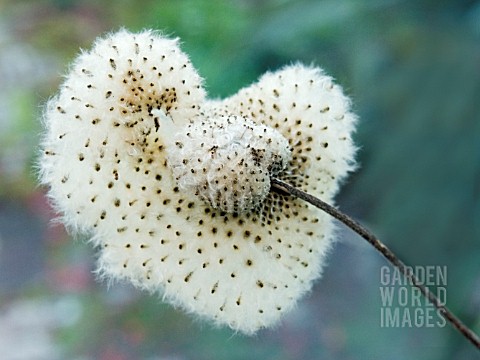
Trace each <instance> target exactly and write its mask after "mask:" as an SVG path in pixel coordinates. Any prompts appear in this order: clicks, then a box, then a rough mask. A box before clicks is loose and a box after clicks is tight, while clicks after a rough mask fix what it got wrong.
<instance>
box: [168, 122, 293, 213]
mask: <svg viewBox="0 0 480 360" xmlns="http://www.w3.org/2000/svg"><path fill="white" fill-rule="evenodd" d="M290 160H291V151H290V148H289V144H288V141H287V139H285V138H284V137H283V136H282V135H281V134H280V133H279V132H278V131H276V130H274V129H272V128H270V127H268V126H265V125H258V124H255V123H254V122H253V121H251V120H249V119H247V118H245V117H242V116H234V115H219V114H215V115H213V116H204V115H203V116H202V119H195V121H194V122H192V123H190V124H188V125H187V126H186V127H185V128H184V129H182V130H181V131H179V132H178V133H177V135H176V136H175V138H174V145H173V146H171V147H170V150H169V156H168V161H169V164H170V166H171V168H172V170H173V175H174V177H175V179H176V181H177V183H178V186H179V187H180V189H182V190H184V191H188V192H190V191H193V192H194V193H195V194H196V195H197V196H199V197H200V198H201V199H202V200H204V201H206V202H207V203H209V204H210V205H211V206H212V207H213V208H215V209H219V210H221V211H225V212H228V213H244V212H248V211H250V210H252V209H255V208H256V207H257V206H258V205H260V204H261V203H262V201H263V200H264V199H265V197H266V196H267V194H268V192H269V190H270V177H271V176H275V175H277V174H278V173H279V172H281V171H282V170H284V169H285V167H286V166H287V164H288V162H289V161H290Z"/></svg>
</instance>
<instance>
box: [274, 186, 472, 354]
mask: <svg viewBox="0 0 480 360" xmlns="http://www.w3.org/2000/svg"><path fill="white" fill-rule="evenodd" d="M271 184H272V189H273V190H275V191H278V192H281V193H286V194H289V195H292V196H295V197H298V198H300V199H302V200H305V201H307V202H308V203H310V204H312V205H313V206H315V207H317V208H319V209H320V210H323V211H325V212H326V213H328V214H330V215H331V216H333V217H334V218H335V219H337V220H339V221H341V222H342V223H344V224H345V225H346V226H348V227H349V228H350V229H352V230H353V231H355V232H356V233H357V234H358V235H360V236H361V237H363V238H364V239H365V240H367V241H368V242H369V243H370V244H371V245H372V246H373V247H374V248H375V249H377V250H378V251H379V252H380V253H381V254H382V255H383V256H384V257H385V258H386V259H387V260H388V261H389V262H390V263H391V264H392V265H393V266H395V267H396V268H398V269H399V270H400V272H401V273H402V274H403V275H404V276H405V277H406V278H407V279H408V280H409V281H410V282H411V283H412V284H413V285H414V286H415V287H416V288H417V289H419V290H420V292H421V293H422V294H423V295H424V296H425V297H426V298H427V299H428V300H429V301H430V302H431V303H432V304H433V305H434V306H435V307H436V308H437V309H438V310H439V311H440V313H441V314H442V315H443V317H444V318H445V319H446V320H447V321H449V322H450V323H451V324H452V326H453V327H454V328H455V329H457V330H458V331H459V332H460V333H461V334H462V335H463V336H464V337H466V338H467V339H468V340H469V341H470V342H471V343H472V344H473V345H474V346H475V347H477V348H478V349H480V338H479V337H478V336H477V335H476V334H475V333H474V332H473V331H472V330H471V329H469V328H468V327H467V326H466V325H465V324H464V323H463V322H462V321H461V320H460V319H459V318H457V317H456V316H455V315H454V314H453V313H452V312H451V311H450V310H449V309H448V308H447V307H446V306H445V305H442V303H441V302H440V301H439V300H438V298H437V297H436V296H435V295H434V294H433V293H432V292H430V290H429V289H428V288H427V287H425V286H424V285H423V284H422V283H421V282H420V281H419V279H418V278H417V277H416V276H415V275H414V274H413V272H412V268H411V267H408V266H406V265H405V264H404V263H403V262H402V261H401V260H400V259H399V258H398V257H397V256H396V255H395V254H394V253H393V252H392V251H391V250H390V249H389V248H388V247H386V246H385V245H384V244H383V243H382V242H381V241H380V240H379V239H378V238H377V237H376V236H375V235H374V234H372V233H371V232H370V231H369V230H367V229H366V228H365V227H363V226H362V225H360V224H359V223H358V222H357V221H355V220H353V219H352V218H351V217H349V216H347V215H345V214H344V213H342V212H340V211H339V210H337V209H335V208H334V207H333V206H331V205H329V204H327V203H326V202H324V201H322V200H320V199H318V198H316V197H315V196H312V195H310V194H308V193H306V192H304V191H302V190H299V189H297V188H296V187H294V186H292V185H289V184H287V183H284V182H283V181H281V180H278V179H275V178H272V179H271Z"/></svg>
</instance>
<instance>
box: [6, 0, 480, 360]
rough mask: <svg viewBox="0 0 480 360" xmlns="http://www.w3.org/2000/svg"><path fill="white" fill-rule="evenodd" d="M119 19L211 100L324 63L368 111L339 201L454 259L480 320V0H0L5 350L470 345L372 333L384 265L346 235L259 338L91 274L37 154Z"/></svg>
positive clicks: (88, 255) (405, 239) (395, 331)
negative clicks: (60, 101)
mask: <svg viewBox="0 0 480 360" xmlns="http://www.w3.org/2000/svg"><path fill="white" fill-rule="evenodd" d="M120 27H126V28H128V29H130V30H140V29H143V28H154V29H162V30H164V32H165V33H166V34H170V35H174V36H179V37H181V38H182V41H183V46H182V47H183V50H184V51H185V52H187V53H188V54H189V55H190V56H191V59H192V62H193V64H194V65H195V66H196V68H197V69H198V70H199V72H200V73H201V74H202V75H203V76H204V77H205V79H206V84H207V86H208V91H209V93H210V96H212V97H221V96H227V95H230V94H233V93H235V92H236V91H237V90H238V89H239V88H241V87H243V86H245V85H248V84H250V83H251V82H252V81H254V80H255V79H257V78H258V76H259V75H261V74H262V73H263V72H265V71H267V70H274V69H277V68H279V67H281V66H282V65H285V64H289V63H292V62H295V61H302V62H305V63H307V64H309V63H314V64H316V65H319V66H321V67H323V68H325V69H326V71H327V72H328V73H329V74H331V75H333V76H334V77H335V78H336V79H337V82H339V83H340V84H341V85H342V86H343V87H344V89H345V91H346V93H347V94H348V95H349V96H351V97H352V99H353V104H354V109H355V111H356V112H357V113H358V114H359V116H360V119H361V121H360V123H359V127H358V132H357V134H356V142H357V143H358V145H359V146H360V152H359V161H360V163H361V167H360V169H359V170H358V171H357V173H356V174H354V175H353V176H352V177H351V178H350V179H349V181H348V182H347V183H346V185H345V187H344V188H343V190H342V192H341V193H340V195H339V197H338V204H339V206H340V208H341V209H343V210H344V211H345V212H347V213H349V214H351V215H353V216H355V217H356V218H358V219H360V220H361V221H362V222H363V223H365V224H366V225H367V226H368V227H369V228H370V229H372V230H373V231H374V232H375V233H376V234H377V235H378V236H379V237H380V238H382V239H383V241H384V242H385V243H386V244H388V245H389V246H390V247H391V248H392V249H393V250H394V251H395V252H396V253H397V254H398V255H399V256H400V257H401V258H402V259H403V260H404V261H405V262H407V263H408V264H411V265H442V266H443V265H445V266H447V269H448V286H447V295H448V296H447V305H448V306H449V307H450V308H451V309H452V310H453V311H454V312H455V313H457V314H458V315H459V316H460V317H461V318H462V319H463V320H464V321H465V322H466V323H467V324H468V325H470V326H471V327H472V328H473V329H474V330H475V331H476V332H477V333H480V106H479V105H480V1H474V0H469V1H467V0H465V1H461V0H422V1H401V0H384V1H382V0H365V1H354V0H327V1H313V0H301V1H288V0H260V1H254V0H235V1H234V0H232V1H220V0H213V1H212V0H181V1H174V0H170V1H164V0H144V1H133V0H118V1H99V0H85V1H75V0H35V1H34V0H31V1H26V0H23V1H22V0H0V354H2V355H0V357H1V358H2V359H6V360H8V359H78V360H80V359H82V360H83V359H101V360H117V359H119V360H121V359H122V360H123V359H152V360H153V359H155V360H164V359H165V360H167V359H168V360H187V359H200V360H203V359H279V360H289V359H305V360H307V359H436V360H437V359H440V360H442V359H474V358H476V356H477V357H478V352H476V351H475V350H474V348H473V346H471V345H470V344H469V343H468V342H467V341H466V340H465V339H464V338H462V337H461V336H460V335H459V334H458V333H456V332H455V331H453V330H452V328H451V327H450V326H449V325H447V326H446V327H443V328H442V327H433V328H426V327H422V328H408V327H407V328H382V327H381V326H380V325H381V324H380V308H381V305H382V303H381V298H380V292H379V287H380V285H381V284H380V269H381V267H382V266H384V265H385V261H384V260H383V259H382V258H381V257H380V256H379V255H378V254H377V253H376V252H375V251H374V250H373V249H372V248H370V247H369V246H368V245H366V244H364V241H363V240H361V239H360V238H358V237H356V236H355V235H353V234H352V233H351V232H350V231H348V230H342V231H340V232H339V238H340V240H339V242H338V243H337V244H336V246H335V248H334V250H333V252H332V254H331V256H330V258H329V265H328V267H327V268H326V269H325V273H324V276H323V278H322V279H321V280H320V281H317V282H316V284H315V286H314V289H313V291H312V292H311V293H310V294H308V295H307V296H306V297H305V298H304V299H303V300H302V301H301V302H300V303H299V304H298V307H297V309H296V310H295V311H293V312H292V313H291V314H289V315H288V316H287V317H286V318H285V320H284V321H283V322H282V324H281V325H280V326H278V327H277V328H275V329H272V330H265V331H261V332H260V333H259V334H258V335H257V336H255V337H244V336H241V335H235V334H232V332H231V331H229V330H227V329H212V328H211V326H210V325H208V324H203V323H200V322H198V321H195V320H192V318H191V317H187V316H185V315H184V314H183V313H181V312H179V311H176V310H174V309H172V308H171V307H170V306H167V305H164V304H162V303H161V301H160V299H159V298H158V297H156V296H149V295H148V294H144V293H141V292H140V291H138V290H135V289H132V288H131V287H130V286H128V285H124V284H123V285H122V284H114V285H112V286H111V287H108V286H107V284H105V283H98V282H97V281H96V280H95V278H94V275H93V274H92V270H93V269H94V261H95V260H94V259H95V255H94V252H93V250H92V249H90V246H89V245H87V244H85V242H84V239H79V241H72V239H71V238H70V237H69V236H68V235H67V234H66V233H65V231H64V229H63V228H62V226H61V225H58V224H55V223H54V224H52V223H51V219H52V218H53V217H54V216H55V214H53V213H52V210H51V209H50V208H49V206H48V203H47V201H46V199H45V196H44V193H45V189H41V188H39V187H38V186H37V185H36V180H35V170H34V167H33V165H34V162H35V156H36V152H37V150H38V149H37V146H38V141H39V137H40V135H39V134H40V133H41V108H42V104H43V103H44V102H45V101H46V100H47V99H48V98H49V97H50V96H52V95H53V94H54V93H55V92H56V89H57V87H58V85H59V83H60V82H61V81H62V76H61V75H62V74H64V73H65V72H66V70H67V64H68V63H69V62H70V61H71V60H72V59H73V58H74V56H75V54H77V53H78V51H79V48H80V47H83V48H88V47H89V46H90V44H91V42H92V41H93V39H94V38H95V37H97V36H98V35H100V34H103V33H104V32H106V31H110V30H115V29H118V28H120Z"/></svg>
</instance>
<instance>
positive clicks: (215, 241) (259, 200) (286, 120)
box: [40, 30, 356, 334]
mask: <svg viewBox="0 0 480 360" xmlns="http://www.w3.org/2000/svg"><path fill="white" fill-rule="evenodd" d="M355 120H356V118H355V116H354V115H353V114H352V113H351V112H350V103H349V100H348V99H347V98H346V97H345V96H344V95H343V93H342V90H341V88H340V87H339V86H338V85H335V84H334V83H333V81H332V79H331V78H330V77H328V76H326V75H325V74H324V73H323V71H322V70H320V69H319V68H316V67H306V66H303V65H292V66H288V67H285V68H283V69H281V70H279V71H277V72H272V73H267V74H266V75H264V76H263V77H262V78H261V79H260V80H259V81H258V82H257V83H256V84H253V85H251V86H250V87H247V88H245V89H242V90H240V91H239V92H238V93H237V94H236V95H234V96H232V97H230V98H227V99H225V100H221V101H220V100H216V101H213V100H206V99H205V91H204V90H203V87H202V79H201V77H200V76H199V75H198V74H197V72H196V70H195V69H194V68H193V66H192V65H191V63H190V61H189V60H188V57H187V56H186V55H185V54H184V53H183V52H182V51H181V50H180V48H179V46H178V41H177V40H172V39H168V38H166V37H163V36H162V35H161V34H159V33H157V32H153V31H144V32H141V33H136V34H133V33H129V32H127V31H125V30H122V31H119V32H117V33H114V34H110V35H108V36H106V37H104V38H101V39H99V40H97V41H96V43H95V44H94V46H93V48H92V49H91V50H90V51H86V52H84V53H82V54H81V55H80V56H79V57H78V58H77V60H76V61H75V63H74V64H73V66H72V68H71V70H70V72H69V74H68V75H67V77H66V79H65V81H64V83H63V84H62V86H61V87H60V91H59V94H58V95H57V96H56V97H54V98H53V99H51V100H50V101H49V103H48V104H47V106H46V109H45V113H44V123H45V128H46V130H45V134H44V139H43V143H42V156H41V159H40V168H41V181H42V183H43V184H46V185H48V186H49V196H50V198H51V199H52V202H53V203H54V205H55V206H56V207H57V209H58V210H59V212H60V213H61V214H62V219H63V221H64V223H65V224H66V225H67V226H68V227H69V228H71V229H72V230H73V231H82V232H88V233H89V234H90V235H91V238H92V241H93V242H94V244H95V246H96V247H98V249H99V252H100V257H99V263H98V272H99V274H101V275H102V276H104V277H107V278H110V279H119V280H128V281H130V282H131V283H133V284H134V285H136V286H138V287H140V288H142V289H146V290H148V291H151V292H159V293H161V294H163V296H164V299H165V300H166V301H168V302H170V303H172V304H173V305H175V306H180V307H182V308H183V309H185V310H186V311H188V312H191V313H194V314H197V315H199V316H201V317H204V318H208V319H211V320H213V321H214V322H215V323H217V324H219V325H224V324H226V325H228V326H230V327H231V328H233V329H235V330H238V331H241V332H244V333H247V334H251V333H254V332H255V331H257V330H258V329H260V328H263V327H268V326H272V325H273V324H275V323H277V322H278V320H279V319H280V318H281V315H282V314H284V313H285V312H287V311H289V310H290V309H291V308H292V307H293V306H294V304H295V303H296V301H297V300H298V299H299V298H300V297H301V296H302V294H304V293H305V292H307V291H308V290H309V289H310V288H311V286H312V281H313V280H315V279H316V278H318V277H319V276H320V273H321V269H322V265H323V263H324V259H325V255H326V252H327V250H328V248H329V246H330V244H331V241H332V233H333V223H332V220H331V219H330V218H329V216H328V215H326V214H324V213H322V212H321V211H320V210H318V209H316V208H314V207H312V206H311V205H309V204H306V203H303V202H302V201H300V200H297V199H294V198H292V197H290V196H288V195H285V194H281V193H277V192H274V191H272V190H271V188H270V178H271V177H273V176H275V177H277V178H279V179H281V180H284V181H286V182H288V183H290V184H292V185H295V186H297V187H299V188H301V189H303V190H305V191H308V192H310V193H312V194H313V195H316V196H318V197H320V198H321V199H322V200H324V201H327V202H332V200H333V196H334V195H335V193H336V192H337V190H338V186H339V182H340V181H341V180H342V179H343V178H344V177H345V176H346V175H347V173H348V172H349V171H351V170H352V168H353V166H354V161H353V157H354V153H355V147H354V145H353V142H352V139H351V134H352V132H353V130H354V124H355Z"/></svg>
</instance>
